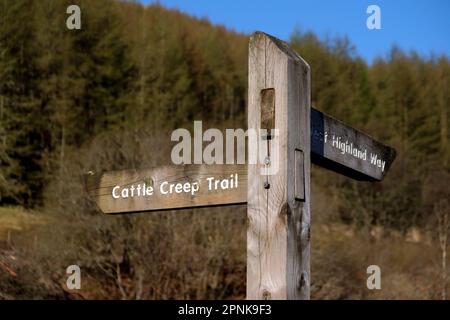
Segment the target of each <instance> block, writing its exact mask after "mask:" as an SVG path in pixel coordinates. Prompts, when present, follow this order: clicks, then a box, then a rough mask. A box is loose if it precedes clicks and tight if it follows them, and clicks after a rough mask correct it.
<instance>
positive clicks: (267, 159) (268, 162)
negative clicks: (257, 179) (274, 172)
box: [264, 157, 270, 166]
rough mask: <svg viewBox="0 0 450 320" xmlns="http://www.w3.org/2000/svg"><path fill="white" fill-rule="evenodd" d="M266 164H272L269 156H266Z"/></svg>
mask: <svg viewBox="0 0 450 320" xmlns="http://www.w3.org/2000/svg"><path fill="white" fill-rule="evenodd" d="M264 164H265V165H266V166H268V165H269V164H270V158H269V157H266V158H265V159H264Z"/></svg>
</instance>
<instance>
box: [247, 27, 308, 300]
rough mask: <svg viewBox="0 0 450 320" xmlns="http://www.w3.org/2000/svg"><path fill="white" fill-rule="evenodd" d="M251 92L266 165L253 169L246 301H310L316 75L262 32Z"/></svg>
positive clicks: (252, 124)
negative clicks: (312, 76)
mask: <svg viewBox="0 0 450 320" xmlns="http://www.w3.org/2000/svg"><path fill="white" fill-rule="evenodd" d="M248 86H249V88H248V92H249V95H248V128H249V130H250V129H256V132H258V131H260V132H261V134H260V135H259V139H258V147H257V150H258V152H257V153H258V154H264V153H266V158H265V160H264V161H263V163H261V164H249V165H248V169H247V170H248V189H247V216H248V226H247V228H248V229H247V298H248V299H309V282H310V280H309V250H310V249H309V247H310V246H309V238H310V237H309V234H310V208H309V203H310V188H309V180H310V132H309V131H310V69H309V66H308V64H307V63H306V62H305V61H304V60H303V59H302V58H301V57H300V56H299V55H298V54H297V53H296V52H295V51H293V50H292V49H290V48H289V47H288V46H287V45H286V44H285V43H284V42H281V41H279V40H277V39H275V38H273V37H271V36H268V35H266V34H264V33H261V32H257V33H255V34H253V35H252V37H251V38H250V44H249V82H248ZM260 129H266V130H268V132H270V129H276V131H275V132H274V133H271V134H269V133H268V134H265V133H264V132H263V130H260ZM275 145H277V147H275ZM277 149H278V150H277ZM266 150H267V151H266ZM271 152H272V154H271ZM275 152H278V154H274V153H275ZM274 157H277V159H273V158H274ZM264 166H268V167H271V168H268V171H271V172H269V173H268V174H267V175H262V174H261V173H262V172H264ZM273 166H276V167H275V168H273Z"/></svg>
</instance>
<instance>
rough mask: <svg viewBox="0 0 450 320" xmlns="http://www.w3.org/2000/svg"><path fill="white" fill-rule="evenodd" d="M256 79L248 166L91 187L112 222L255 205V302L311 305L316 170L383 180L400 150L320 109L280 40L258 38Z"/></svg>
mask: <svg viewBox="0 0 450 320" xmlns="http://www.w3.org/2000/svg"><path fill="white" fill-rule="evenodd" d="M248 77H249V78H248V79H249V83H248V132H249V136H250V132H256V138H255V139H254V140H253V141H252V140H251V139H249V143H248V158H247V160H248V161H247V164H241V165H229V164H227V165H225V164H214V165H206V164H193V165H192V164H185V165H168V166H163V167H159V168H153V169H137V170H123V171H113V172H105V173H98V174H97V173H92V172H91V173H89V174H88V175H87V176H86V188H87V191H88V193H89V194H90V195H91V196H92V198H93V200H94V201H95V202H96V204H97V206H98V207H99V208H100V210H101V211H103V212H104V213H111V214H122V213H132V212H150V211H162V210H178V209H186V208H196V207H211V206H222V205H236V204H247V216H248V225H247V299H309V297H310V293H309V291H310V266H309V257H310V233H311V232H310V228H311V216H310V201H311V200H310V172H311V170H310V166H311V162H312V163H315V164H317V165H319V166H322V167H324V168H327V169H330V170H333V171H335V172H337V173H339V174H343V175H346V176H348V177H350V178H352V179H357V180H366V181H380V180H382V179H383V178H384V176H385V175H386V172H387V171H388V169H389V167H390V165H391V164H392V162H393V160H394V158H395V150H394V149H392V148H390V147H388V146H386V145H384V144H382V143H380V142H378V141H376V140H375V139H373V138H372V137H370V136H369V135H367V134H365V133H362V132H361V131H358V130H356V129H354V128H351V127H349V126H347V125H345V124H344V123H342V122H340V121H339V120H336V119H334V118H332V117H330V116H327V115H325V114H324V113H322V112H320V111H318V110H315V109H313V108H311V106H310V92H311V89H310V67H309V65H308V64H307V63H306V62H305V61H304V60H303V59H302V58H301V57H300V56H299V55H298V54H297V53H296V52H295V51H294V50H292V49H291V48H289V46H288V45H287V44H286V43H284V42H282V41H280V40H278V39H276V38H274V37H271V36H269V35H267V34H265V33H262V32H256V33H254V34H253V35H252V36H251V38H250V44H249V76H248ZM255 157H256V158H258V159H257V161H250V159H251V158H253V160H255Z"/></svg>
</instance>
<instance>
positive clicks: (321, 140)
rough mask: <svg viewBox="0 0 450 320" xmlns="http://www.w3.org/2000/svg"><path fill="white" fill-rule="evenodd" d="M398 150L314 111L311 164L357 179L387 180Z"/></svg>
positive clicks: (312, 110)
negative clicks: (386, 176)
mask: <svg viewBox="0 0 450 320" xmlns="http://www.w3.org/2000/svg"><path fill="white" fill-rule="evenodd" d="M394 159H395V150H394V149H393V148H391V147H389V146H386V145H384V144H383V143H381V142H378V141H376V140H375V139H373V138H372V137H370V136H369V135H367V134H365V133H363V132H361V131H358V130H356V129H354V128H352V127H349V126H347V125H346V124H344V123H343V122H341V121H339V120H336V119H334V118H333V117H330V116H328V115H326V114H324V113H322V112H320V111H319V110H316V109H314V108H311V161H312V163H314V164H317V165H319V166H321V167H324V168H327V169H330V170H333V171H335V172H338V173H340V174H343V175H346V176H348V177H350V178H353V179H356V180H367V181H374V180H378V181H381V180H383V178H384V176H385V175H386V173H387V171H388V170H389V167H390V166H391V164H392V162H393V161H394Z"/></svg>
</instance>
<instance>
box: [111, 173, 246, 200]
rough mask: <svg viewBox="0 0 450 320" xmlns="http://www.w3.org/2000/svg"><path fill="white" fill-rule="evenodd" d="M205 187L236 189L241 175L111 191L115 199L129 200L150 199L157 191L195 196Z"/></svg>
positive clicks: (125, 187) (121, 187)
mask: <svg viewBox="0 0 450 320" xmlns="http://www.w3.org/2000/svg"><path fill="white" fill-rule="evenodd" d="M202 186H204V188H206V189H207V190H208V191H217V190H228V189H236V188H238V186H239V175H238V174H237V173H234V174H231V175H230V176H229V177H228V178H216V177H206V178H205V179H204V180H199V181H193V182H189V181H186V182H169V181H163V182H161V183H160V184H159V187H158V188H154V187H153V186H149V185H146V184H145V183H142V184H141V183H138V184H136V185H134V184H133V185H131V186H130V185H127V186H120V185H116V186H114V187H113V188H112V190H111V195H112V197H113V198H114V199H127V198H134V197H150V196H152V195H154V193H155V190H157V191H158V192H159V193H160V194H161V195H171V194H181V193H186V194H190V195H191V196H195V195H196V194H197V192H198V191H199V190H200V188H201V187H202Z"/></svg>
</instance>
